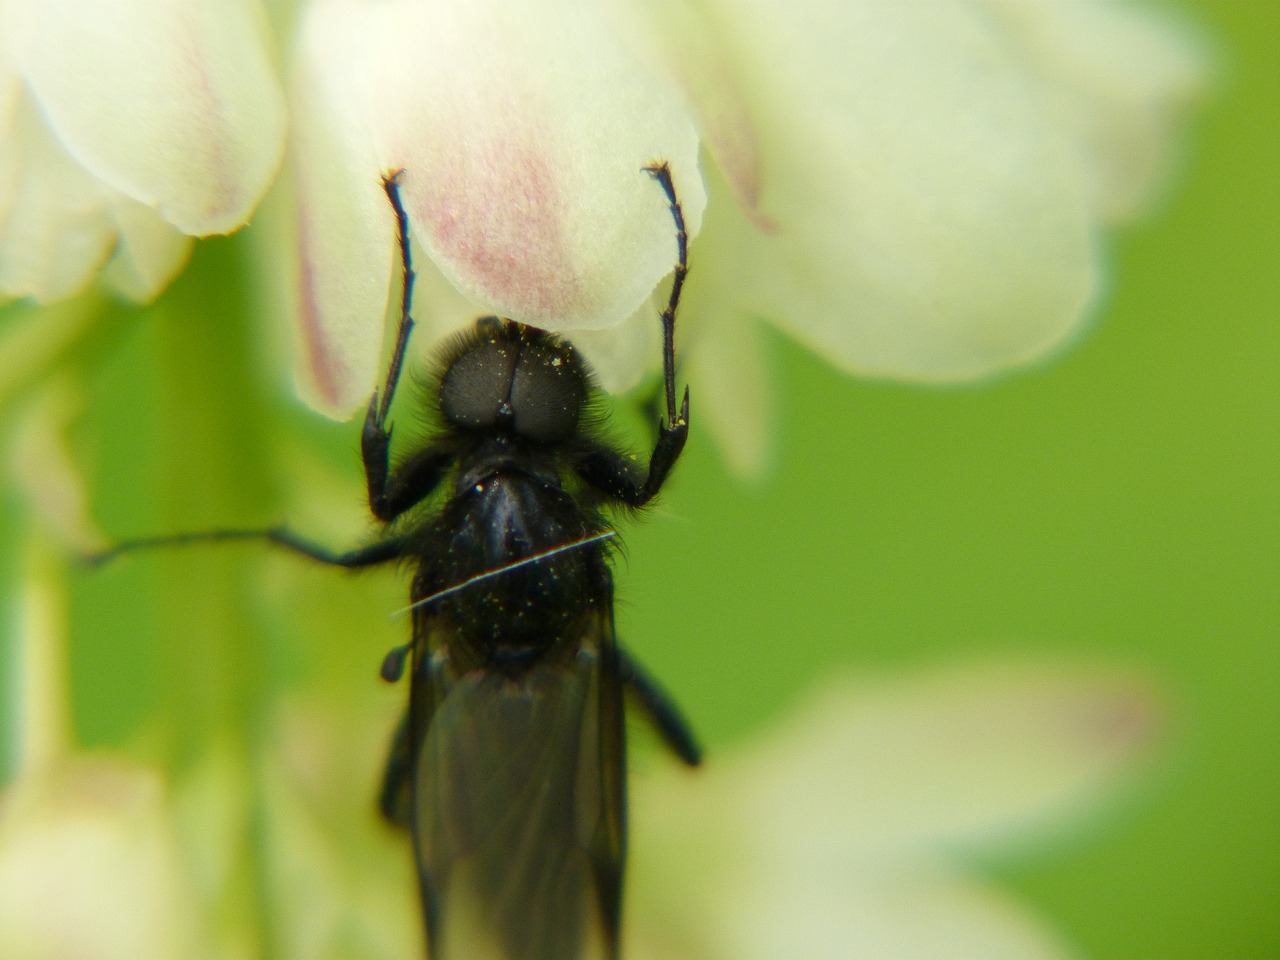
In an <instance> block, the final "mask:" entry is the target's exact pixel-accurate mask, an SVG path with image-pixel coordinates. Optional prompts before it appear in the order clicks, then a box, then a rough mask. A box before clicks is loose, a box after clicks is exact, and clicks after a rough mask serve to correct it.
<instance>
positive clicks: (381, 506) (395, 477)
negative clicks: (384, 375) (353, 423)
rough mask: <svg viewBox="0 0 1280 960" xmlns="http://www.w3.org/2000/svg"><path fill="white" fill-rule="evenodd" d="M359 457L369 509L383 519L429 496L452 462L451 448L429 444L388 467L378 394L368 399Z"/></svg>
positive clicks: (387, 430) (386, 429)
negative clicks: (395, 465)
mask: <svg viewBox="0 0 1280 960" xmlns="http://www.w3.org/2000/svg"><path fill="white" fill-rule="evenodd" d="M360 458H361V460H362V461H363V462H364V477H365V483H366V485H367V487H368V492H369V509H370V510H372V511H373V515H374V516H375V517H377V518H378V519H379V520H381V521H383V522H384V523H390V522H391V521H392V520H394V519H395V518H396V517H398V516H400V514H402V513H404V512H405V511H406V510H408V509H409V508H410V507H412V506H413V505H414V504H416V503H419V502H420V501H421V500H423V499H424V498H426V497H428V496H430V494H431V492H432V491H433V490H435V488H436V487H437V486H439V484H440V481H441V479H443V477H444V475H445V473H446V471H448V469H449V467H450V466H451V465H452V464H453V460H454V454H453V451H452V450H451V449H449V448H447V447H444V446H442V445H439V444H432V445H431V446H428V447H426V448H424V449H422V450H419V451H418V452H417V453H415V454H413V455H412V456H410V457H409V458H408V459H407V460H405V461H404V462H403V463H401V464H399V465H398V466H397V467H396V469H395V470H394V471H392V470H391V466H390V463H391V429H390V428H389V427H384V426H383V425H382V422H381V419H380V416H379V412H378V397H377V395H376V394H375V395H374V397H373V399H372V400H370V401H369V412H368V413H367V414H366V415H365V418H364V430H363V432H362V433H361V435H360Z"/></svg>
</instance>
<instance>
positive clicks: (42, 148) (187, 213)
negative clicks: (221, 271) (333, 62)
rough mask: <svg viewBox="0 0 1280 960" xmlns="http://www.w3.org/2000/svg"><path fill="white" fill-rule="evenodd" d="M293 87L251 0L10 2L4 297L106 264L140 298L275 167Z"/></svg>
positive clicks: (52, 296) (44, 297)
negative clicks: (285, 82)
mask: <svg viewBox="0 0 1280 960" xmlns="http://www.w3.org/2000/svg"><path fill="white" fill-rule="evenodd" d="M284 129H285V116H284V105H283V96H282V94H281V92H280V89H279V85H278V83H277V81H276V79H275V77H274V74H273V71H272V66H271V63H270V59H269V54H268V44H267V37H266V34H265V31H264V27H263V24H262V23H261V15H260V11H259V10H258V8H257V6H256V4H255V3H254V2H253V0H218V2H216V3H207V2H200V0H93V2H91V3H85V2H83V0H6V2H4V3H0V301H2V300H4V299H7V298H12V297H32V298H34V299H36V300H41V301H50V300H57V299H61V298H64V297H68V296H71V295H73V294H76V293H78V292H80V291H81V290H83V289H84V288H85V287H86V286H87V285H88V284H89V283H90V281H91V280H92V279H93V277H94V276H95V274H97V272H98V271H99V269H103V270H104V272H105V279H106V280H107V281H108V283H109V284H110V285H111V286H113V287H114V288H115V289H116V290H118V291H119V292H121V293H124V294H125V295H127V296H129V297H132V298H134V299H139V300H146V299H150V298H152V297H154V296H156V295H157V294H158V293H159V292H160V291H161V290H163V289H164V287H165V286H166V285H167V284H168V283H169V281H170V280H171V279H172V278H173V277H174V275H176V274H177V273H178V271H179V270H181V268H182V266H183V264H184V263H185V262H186V259H187V255H188V253H189V251H190V246H191V241H190V237H192V236H204V235H207V234H214V233H227V232H230V231H232V230H235V229H237V228H238V227H240V226H241V225H242V224H243V223H245V221H246V220H247V219H248V217H249V214H250V213H251V212H252V211H253V208H254V207H255V206H256V205H257V203H258V201H259V200H260V199H261V198H262V195H263V194H264V193H265V191H266V189H267V187H268V186H269V185H270V184H271V181H272V180H273V178H274V176H275V172H276V169H277V167H278V166H279V160H280V156H281V152H282V149H283V141H284Z"/></svg>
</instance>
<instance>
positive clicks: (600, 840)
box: [410, 612, 625, 960]
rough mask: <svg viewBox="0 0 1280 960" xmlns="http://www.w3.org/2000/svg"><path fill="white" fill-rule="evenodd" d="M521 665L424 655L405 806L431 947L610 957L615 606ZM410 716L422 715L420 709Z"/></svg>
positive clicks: (615, 793)
mask: <svg viewBox="0 0 1280 960" xmlns="http://www.w3.org/2000/svg"><path fill="white" fill-rule="evenodd" d="M585 619H586V621H587V622H588V623H589V624H590V626H589V627H588V628H587V630H586V631H585V632H587V633H589V634H592V635H591V636H586V637H584V638H583V640H582V643H581V645H580V647H579V649H578V652H577V653H576V654H575V655H573V656H572V658H570V659H567V660H565V661H561V662H542V663H537V664H535V665H533V666H531V667H529V668H527V669H525V670H523V671H522V672H521V673H520V675H519V676H518V677H517V678H514V679H513V678H511V677H509V676H506V675H504V674H502V673H500V672H495V671H489V670H483V669H477V670H472V671H469V672H467V673H465V674H463V675H462V676H459V677H456V678H450V677H449V675H448V674H449V670H448V666H447V662H446V661H445V660H443V659H440V658H436V659H433V660H428V661H427V662H426V663H424V665H423V666H424V668H425V670H424V672H423V673H422V674H417V675H415V683H416V684H423V685H427V686H429V687H430V695H424V692H425V691H423V690H422V689H419V690H417V691H415V696H414V698H413V700H414V706H412V707H411V711H413V712H414V713H418V712H419V711H421V710H423V709H426V710H429V711H430V712H429V714H428V715H427V717H426V720H425V722H424V723H422V726H421V727H420V729H422V737H421V740H420V741H419V743H420V747H419V752H418V755H417V762H416V769H415V770H414V771H413V773H412V774H411V776H412V793H411V804H412V810H411V819H412V820H413V831H414V846H415V849H416V854H417V859H418V870H419V874H420V879H421V885H422V892H423V906H424V914H425V917H426V921H427V928H428V929H427V932H428V942H429V944H430V950H431V958H432V960H579V958H581V960H597V958H598V960H612V958H615V957H616V956H617V939H618V922H619V909H620V898H621V878H622V861H623V842H624V841H623V818H624V794H623V791H624V789H625V787H624V777H625V768H624V756H623V751H624V741H623V723H622V707H621V685H620V681H619V676H618V663H617V658H616V651H615V647H614V643H613V629H612V615H611V613H610V612H605V613H603V614H594V613H593V614H591V615H590V616H588V617H587V618H585ZM410 726H411V728H418V724H417V722H416V718H412V719H411V724H410Z"/></svg>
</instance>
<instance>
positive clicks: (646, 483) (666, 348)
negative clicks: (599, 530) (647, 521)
mask: <svg viewBox="0 0 1280 960" xmlns="http://www.w3.org/2000/svg"><path fill="white" fill-rule="evenodd" d="M644 170H645V172H646V173H648V174H649V176H651V177H653V179H655V180H657V181H658V184H659V185H660V186H661V187H662V190H663V192H664V193H665V194H666V195H667V206H668V207H669V208H670V210H671V218H672V219H673V220H674V221H675V224H676V250H677V258H676V265H675V269H674V275H673V278H672V282H671V294H670V296H669V297H668V299H667V306H666V309H665V310H663V311H662V382H663V390H664V394H665V397H666V402H667V410H666V416H665V417H663V418H660V419H659V421H658V442H657V443H656V444H655V445H654V448H653V453H652V454H651V455H650V457H649V472H648V475H647V476H646V477H645V478H644V480H643V481H641V480H638V479H637V478H636V476H635V471H634V470H633V468H632V465H631V461H630V460H629V459H628V458H626V457H623V456H621V455H619V454H618V453H617V452H616V451H613V450H611V449H609V448H608V447H606V446H603V445H600V444H597V445H594V446H592V447H590V448H588V449H587V450H586V451H585V452H584V453H583V454H582V455H581V456H580V457H579V458H578V459H577V461H576V462H575V463H574V465H573V466H574V470H575V471H576V472H577V473H578V475H579V476H580V477H581V478H582V479H583V480H584V481H585V482H586V483H588V484H590V485H591V486H593V487H595V488H596V489H597V490H600V491H601V492H603V493H604V494H606V495H607V496H608V497H610V498H611V499H613V500H620V501H621V502H623V503H625V504H627V505H629V506H633V507H639V506H643V505H644V504H646V503H648V502H649V501H650V500H652V499H653V498H654V496H656V495H657V493H658V491H659V490H661V489H662V485H663V483H665V482H666V479H667V475H668V474H670V473H671V468H672V467H674V466H675V464H676V461H677V460H678V459H679V458H680V453H681V451H683V450H684V444H685V441H686V440H687V439H688V437H689V388H688V387H687V386H686V387H685V389H684V399H683V401H682V402H681V404H680V411H679V413H677V412H676V355H675V335H676V308H677V307H679V305H680V292H681V291H682V290H683V289H684V281H685V278H686V277H687V276H688V275H689V235H688V233H687V232H686V231H685V225H684V211H683V210H682V209H681V207H680V200H679V199H678V198H677V197H676V188H675V184H674V183H673V182H672V180H671V168H670V167H669V166H667V164H666V163H658V164H654V165H653V166H648V167H645V168H644Z"/></svg>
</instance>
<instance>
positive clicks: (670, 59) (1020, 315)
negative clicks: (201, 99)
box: [291, 0, 1203, 469]
mask: <svg viewBox="0 0 1280 960" xmlns="http://www.w3.org/2000/svg"><path fill="white" fill-rule="evenodd" d="M1202 81H1203V76H1202V67H1201V62H1200V60H1199V58H1198V56H1197V55H1196V52H1195V50H1194V49H1193V47H1192V46H1191V45H1190V44H1189V43H1188V42H1187V40H1186V39H1185V38H1183V37H1181V36H1180V35H1179V34H1177V33H1176V32H1174V31H1172V30H1170V29H1168V28H1166V27H1165V26H1163V25H1161V24H1160V23H1158V22H1157V21H1155V20H1153V19H1152V18H1150V17H1149V16H1146V15H1143V14H1139V13H1136V12H1134V11H1132V10H1129V9H1127V8H1124V7H1118V6H1112V5H1109V4H1102V3H1097V2H1080V3H1072V4H1046V3H1038V2H1030V0H954V2H944V0H938V2H933V3H927V4H925V3H879V2H836V0H804V2H801V3H792V4H778V3H775V2H773V0H733V2H728V0H696V2H686V3H674V2H672V3H651V2H642V0H612V2H610V3H592V2H588V0H545V2H542V3H539V4H536V5H533V4H527V3H521V2H515V0H475V2H471V3H467V4H447V3H427V2H416V0H386V2H380V3H371V2H369V0H314V2H313V3H312V4H311V5H310V8H309V10H308V11H307V14H306V16H305V18H304V23H303V27H302V34H301V40H300V45H299V51H298V56H297V61H296V69H295V71H294V73H293V75H292V77H291V90H292V95H291V96H292V103H293V116H294V121H295V123H294V131H295V139H294V144H293V155H294V162H293V167H294V171H295V175H296V178H297V188H298V199H299V207H300V216H299V226H298V229H299V244H300V252H301V260H302V262H301V273H300V276H301V283H300V292H299V310H298V312H299V316H300V318H301V321H300V322H301V327H300V329H301V341H302V344H303V350H302V361H303V364H302V365H303V375H302V377H301V382H302V384H303V389H304V393H305V394H306V395H307V396H308V398H309V399H310V401H311V402H312V403H313V404H314V405H315V406H317V407H318V408H320V409H324V410H327V411H329V412H331V413H334V414H336V415H346V414H348V413H349V412H350V411H351V409H352V408H354V407H356V406H358V405H359V404H361V403H363V402H364V401H365V400H366V399H367V397H368V395H369V394H370V392H371V391H372V389H373V385H374V382H375V379H376V376H377V373H378V367H379V363H380V358H381V357H382V352H381V344H382V324H383V317H384V315H385V312H386V307H387V300H388V289H389V285H390V282H391V279H392V277H393V276H394V275H395V272H396V271H395V265H394V264H393V247H392V245H391V243H390V242H389V240H388V238H390V237H391V236H392V235H393V225H392V220H391V215H390V212H389V210H388V209H387V206H386V202H385V200H384V198H383V197H382V195H381V192H380V190H379V187H378V174H379V173H380V172H381V171H383V170H387V169H393V168H404V169H405V171H406V174H405V180H404V192H405V197H406V201H407V205H408V208H409V212H410V215H411V217H412V220H413V226H414V231H415V237H416V239H417V241H418V243H419V245H420V247H421V249H422V250H423V251H425V252H426V254H427V255H428V257H429V258H430V260H431V262H432V263H433V264H434V266H435V268H437V270H438V274H436V275H431V274H435V271H428V274H429V275H428V276H427V277H426V278H424V281H423V283H422V284H420V286H419V291H420V299H419V304H418V308H417V310H416V315H417V319H418V320H419V322H420V323H422V324H423V326H424V327H425V328H426V329H425V330H424V331H423V338H422V339H423V341H424V342H426V341H431V340H434V339H437V338H438V337H439V336H441V335H443V334H444V333H445V332H447V331H449V330H451V329H454V328H456V327H457V326H458V325H459V324H461V323H463V322H465V321H466V320H467V319H468V318H469V317H471V316H473V315H474V314H475V313H477V312H478V311H492V312H497V313H500V314H504V315H507V316H510V317H513V318H514V319H518V320H523V321H528V322H531V323H534V324H538V325H541V326H545V327H551V328H554V329H560V330H572V331H575V333H574V337H575V340H576V341H577V342H579V345H580V346H581V347H583V349H584V350H585V351H586V352H587V354H588V356H589V357H590V358H591V359H592V360H593V361H594V364H595V366H596V368H597V372H598V373H599V375H600V377H601V380H602V382H603V384H604V385H605V386H606V387H607V388H609V389H614V390H617V389H623V388H626V387H628V386H630V385H633V384H634V383H635V382H636V381H637V379H638V377H639V376H640V375H641V374H642V373H643V372H644V370H645V368H646V367H647V366H649V365H651V364H652V363H653V362H654V359H655V358H656V356H657V349H656V346H655V345H654V343H655V335H656V334H655V331H656V320H655V319H654V313H655V311H654V308H653V306H652V305H651V304H650V303H649V302H648V298H649V296H650V294H651V292H652V291H653V289H654V285H655V283H657V282H658V280H659V279H660V278H661V277H662V276H663V275H664V274H665V273H666V272H667V271H668V270H669V269H670V267H671V265H672V262H673V260H674V256H675V245H674V237H673V235H672V232H673V228H672V225H671V221H670V219H669V216H668V214H667V210H666V206H665V202H664V199H663V197H662V196H661V194H660V192H659V191H658V190H657V189H656V188H655V186H654V185H653V183H651V182H650V181H649V179H648V178H647V177H645V176H644V175H643V174H642V173H641V172H640V168H641V167H642V166H643V165H644V164H646V163H650V162H652V161H653V160H655V159H659V158H663V159H667V160H669V161H670V163H671V165H672V168H673V171H674V174H675V180H676V184H677V187H678V189H679V191H680V194H681V198H682V200H683V202H684V206H685V213H686V216H687V218H688V221H689V228H690V233H691V234H694V233H697V232H698V231H699V229H701V232H702V235H701V237H700V239H699V241H698V242H697V243H696V244H695V245H694V247H693V252H692V260H693V272H692V275H691V280H690V284H689V286H688V288H687V289H688V297H687V300H686V303H685V306H684V309H683V311H682V317H681V324H682V327H681V329H682V334H681V335H682V338H683V340H684V342H685V343H686V344H687V345H688V347H689V354H690V356H691V358H692V359H691V363H692V366H691V368H690V371H689V380H690V381H691V382H692V383H694V384H695V387H694V391H695V394H696V397H697V399H696V401H695V403H696V404H697V409H698V410H699V411H700V413H699V414H697V415H698V416H705V417H706V420H705V422H706V423H707V424H708V425H709V426H710V427H711V428H712V429H714V430H715V431H716V432H717V433H718V435H719V438H720V440H721V441H722V443H723V445H724V446H725V448H726V450H727V451H728V453H729V454H730V458H731V460H732V462H734V463H735V464H736V465H737V466H739V467H741V468H742V469H750V468H751V467H752V466H753V465H755V464H758V462H759V460H760V458H761V454H762V451H763V449H764V446H765V435H766V434H765V431H766V427H765V425H764V424H765V416H764V415H765V406H766V405H765V401H764V400H763V399H762V397H763V396H764V395H765V394H766V393H767V385H766V384H765V382H764V381H765V376H764V371H763V361H762V359H761V356H760V350H759V347H758V339H759V332H758V330H757V329H756V327H755V324H756V320H757V319H758V318H764V319H767V320H769V321H771V322H774V323H777V324H779V325H780V326H782V327H783V328H784V329H785V330H787V331H788V332H789V333H791V334H792V335H793V336H795V337H796V338H797V339H799V340H801V341H802V342H804V343H806V344H808V345H809V346H811V347H812V348H813V349H815V350H817V351H819V352H820V353H822V354H823V355H824V356H826V357H827V358H828V359H830V360H831V361H832V362H833V363H835V364H837V365H838V366H839V367H841V368H842V369H845V370H848V371H850V372H856V373H859V374H862V375H868V376H878V377H897V378H903V379H909V380H920V381H929V382H944V381H957V380H968V379H973V378H977V377H981V376H984V375H987V374H990V373H992V372H994V371H998V370H1001V369H1005V368H1008V367H1010V366H1016V365H1020V364H1026V363H1028V362H1031V361H1033V360H1035V359H1037V358H1039V357H1042V356H1044V355H1045V354H1046V353H1047V352H1049V351H1051V350H1053V349H1054V348H1055V347H1058V346H1060V345H1061V344H1063V343H1064V342H1066V341H1067V340H1069V339H1070V337H1071V336H1072V335H1073V334H1075V333H1076V332H1077V331H1078V330H1079V329H1080V326H1081V324H1082V323H1083V321H1084V320H1085V319H1086V317H1087V315H1088V311H1089V308H1090V307H1091V305H1092V304H1093V301H1094V299H1095V297H1096V295H1097V292H1098V288H1099V272H1100V268H1099V260H1100V257H1101V251H1100V241H1101V228H1102V227H1103V226H1105V225H1107V224H1110V223H1113V222H1116V221H1118V220H1120V219H1123V218H1125V217H1127V216H1130V215H1132V214H1133V213H1134V212H1136V211H1137V210H1138V209H1139V208H1140V207H1141V206H1142V203H1143V202H1144V201H1145V200H1146V199H1147V198H1148V197H1149V196H1150V195H1151V193H1152V190H1153V188H1154V187H1155V186H1157V185H1158V183H1159V180H1160V175H1161V174H1162V173H1163V171H1164V169H1165V167H1166V165H1167V160H1168V156H1169V153H1170V148H1171V143H1172V138H1171V136H1170V134H1171V132H1172V129H1173V127H1174V125H1175V124H1174V121H1175V120H1177V119H1178V118H1179V117H1180V115H1181V113H1182V112H1183V108H1185V107H1186V105H1187V104H1188V102H1189V101H1190V100H1191V99H1192V98H1193V97H1194V95H1195V94H1196V92H1197V90H1198V89H1199V86H1200V85H1201V83H1202ZM700 146H701V147H704V148H705V151H704V152H703V154H702V159H703V160H704V161H709V162H705V163H704V164H703V166H702V167H701V173H702V174H703V175H705V185H704V178H703V176H700V175H699V166H698V162H699V148H700ZM704 211H705V222H704ZM603 328H613V331H612V332H611V334H610V335H609V336H608V337H607V338H606V337H602V335H601V334H599V333H597V332H595V331H599V330H601V329H603ZM577 331H581V332H577ZM421 346H423V344H422V343H420V344H419V347H421Z"/></svg>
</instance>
